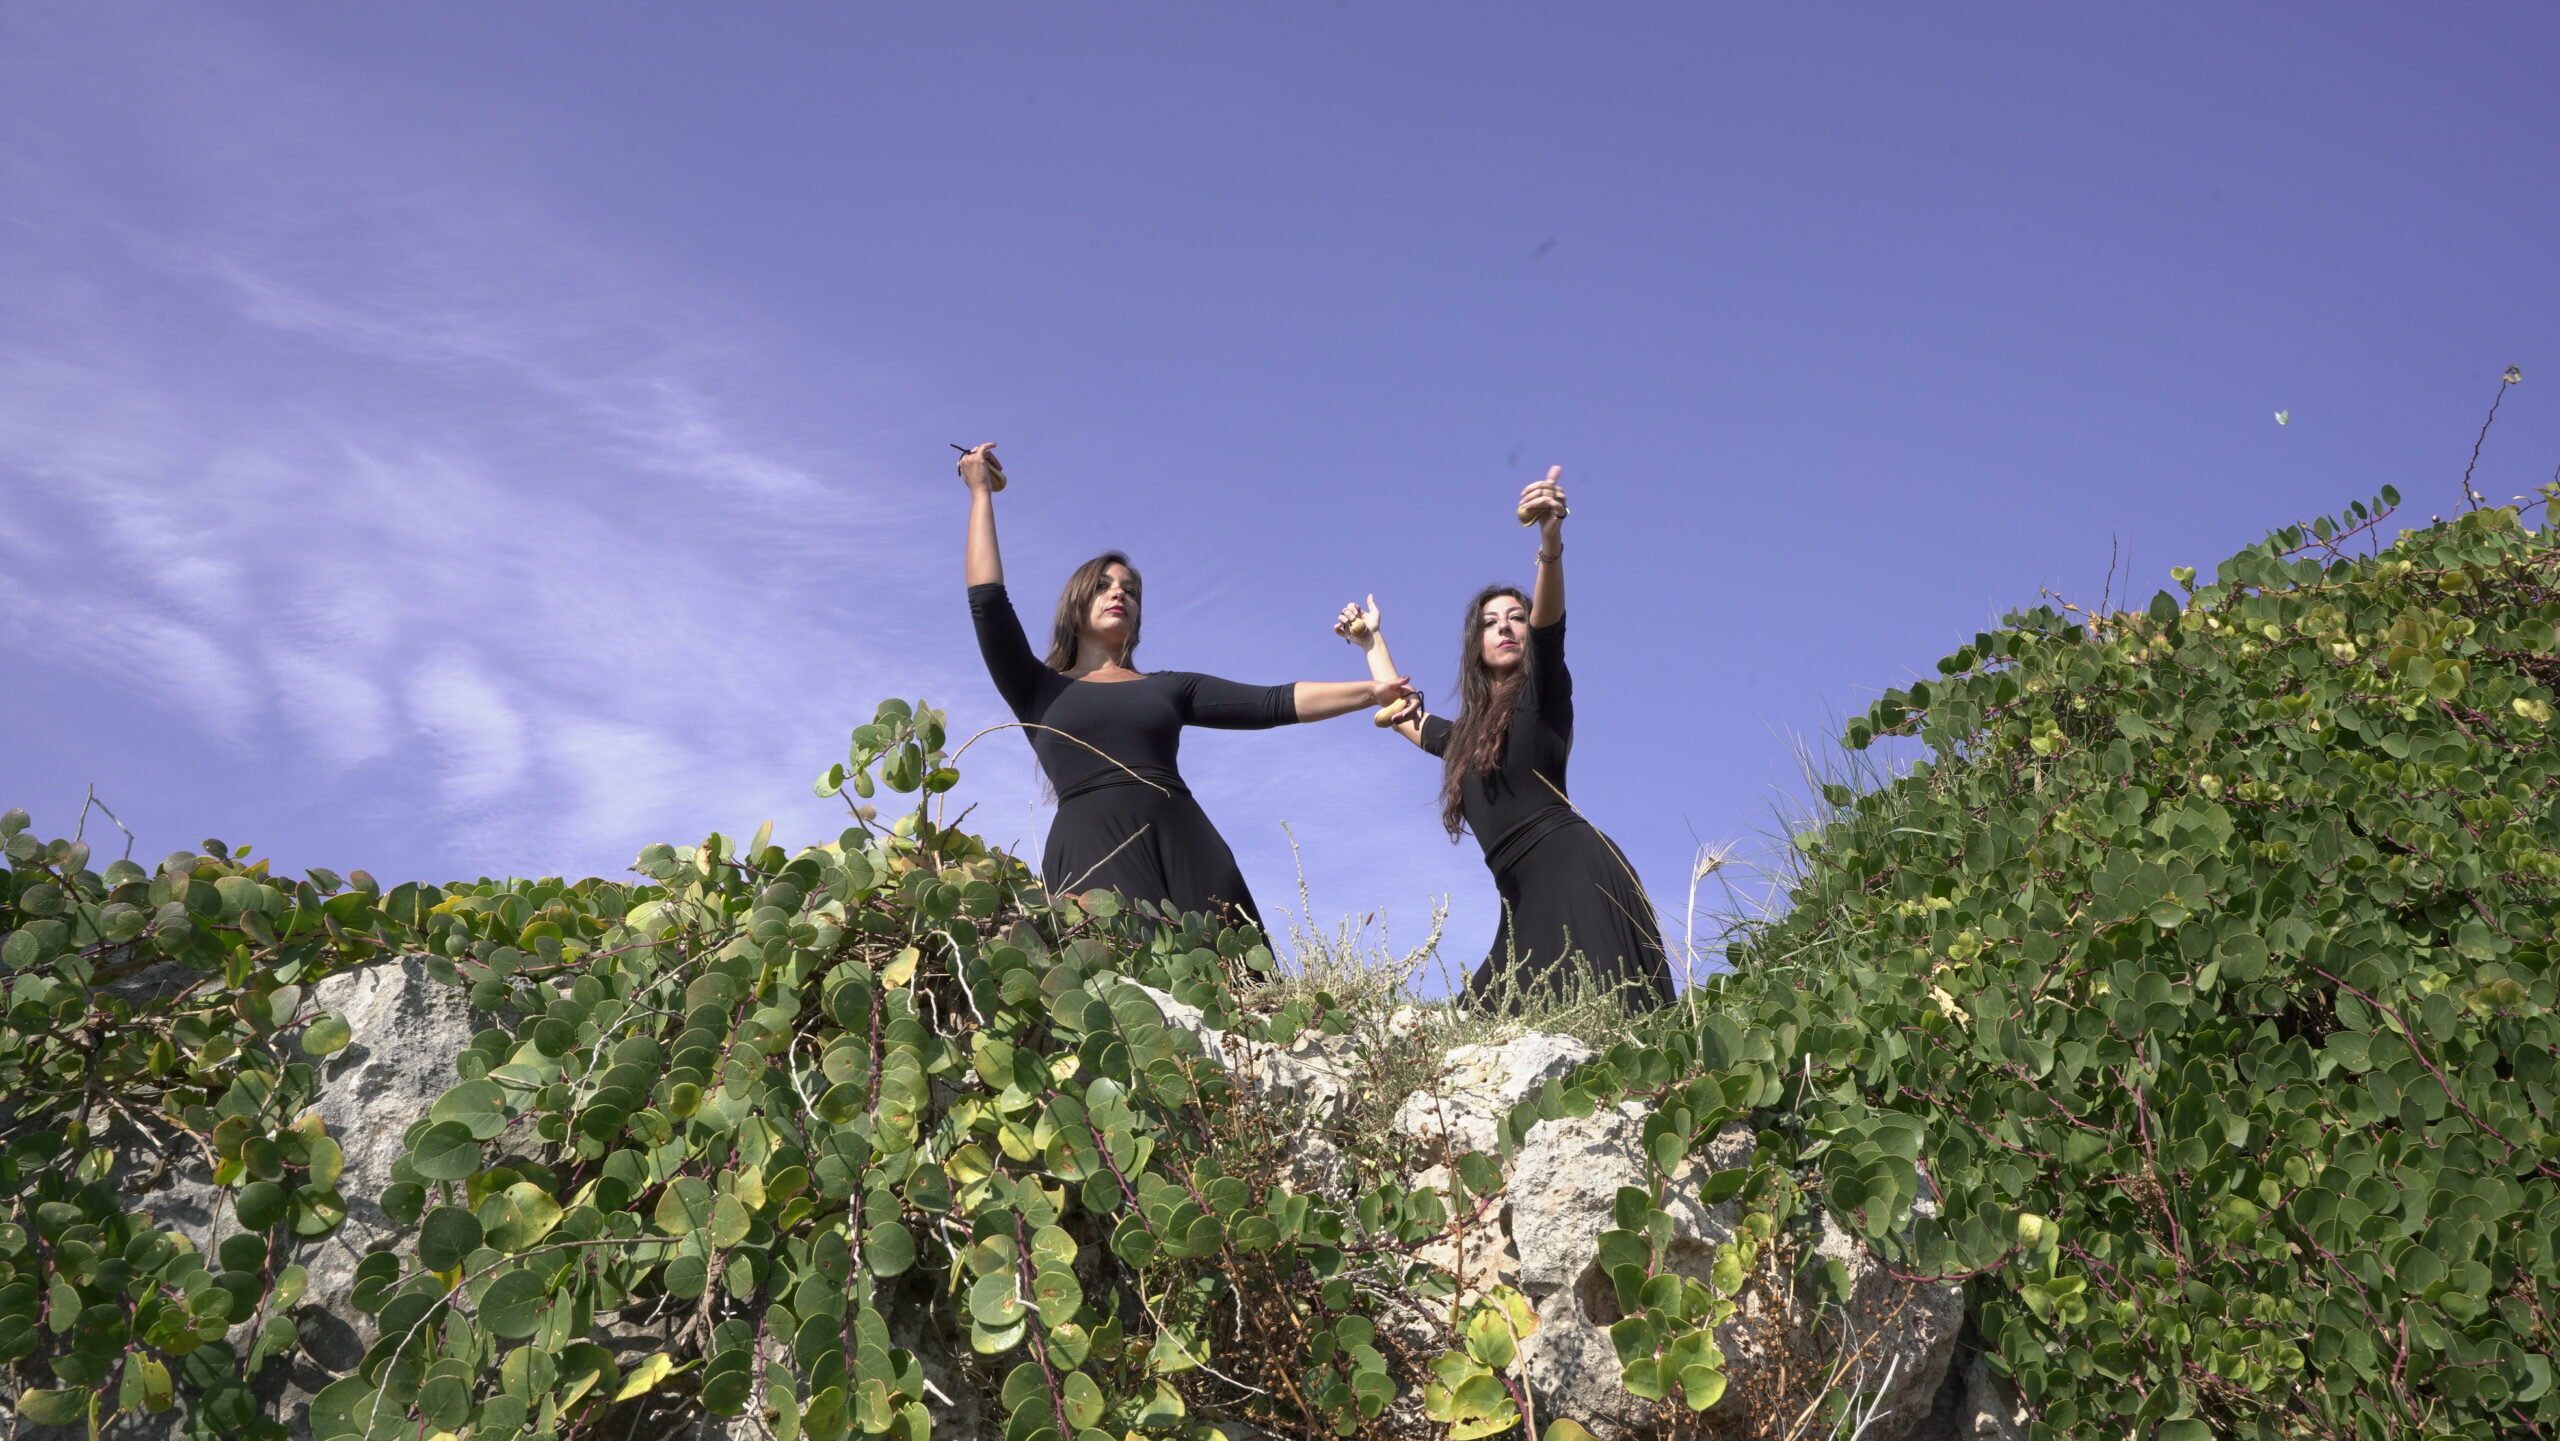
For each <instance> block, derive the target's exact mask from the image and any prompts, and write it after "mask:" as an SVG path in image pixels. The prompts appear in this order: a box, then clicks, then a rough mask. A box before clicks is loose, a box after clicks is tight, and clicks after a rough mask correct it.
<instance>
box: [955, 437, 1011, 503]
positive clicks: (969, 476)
mask: <svg viewBox="0 0 2560 1441" xmlns="http://www.w3.org/2000/svg"><path fill="white" fill-rule="evenodd" d="M960 479H961V480H962V481H964V482H966V483H967V484H968V487H969V488H970V489H971V490H975V491H982V492H984V493H986V494H988V495H993V494H995V493H996V492H997V491H999V490H1002V489H1004V467H1003V466H1001V465H999V464H997V463H996V443H995V442H994V441H992V440H991V441H988V442H987V443H986V444H984V445H981V446H979V447H977V448H976V449H974V450H964V451H962V452H961V453H960Z"/></svg>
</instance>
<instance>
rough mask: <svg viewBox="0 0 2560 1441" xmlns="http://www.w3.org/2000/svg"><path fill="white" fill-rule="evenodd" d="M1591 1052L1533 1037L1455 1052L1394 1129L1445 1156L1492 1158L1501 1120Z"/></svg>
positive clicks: (1561, 1039) (1560, 1039) (1564, 1039)
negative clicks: (1435, 1145)
mask: <svg viewBox="0 0 2560 1441" xmlns="http://www.w3.org/2000/svg"><path fill="white" fill-rule="evenodd" d="M1591 1055H1592V1051H1591V1048H1590V1047H1589V1046H1586V1045H1584V1044H1582V1043H1581V1042H1580V1041H1577V1040H1575V1039H1573V1038H1572V1037H1571V1036H1552V1035H1548V1034H1547V1033H1546V1032H1544V1031H1531V1032H1529V1033H1528V1034H1526V1035H1523V1036H1521V1037H1520V1038H1519V1039H1517V1040H1514V1041H1508V1042H1505V1043H1504V1044H1502V1045H1499V1046H1457V1047H1454V1048H1452V1049H1451V1050H1450V1052H1449V1056H1448V1065H1447V1068H1446V1069H1445V1070H1443V1071H1442V1072H1441V1074H1440V1076H1439V1077H1438V1078H1437V1079H1435V1080H1433V1081H1432V1082H1430V1083H1429V1084H1427V1085H1425V1086H1423V1087H1422V1088H1421V1089H1420V1090H1418V1091H1416V1092H1414V1094H1413V1096H1412V1097H1411V1099H1409V1100H1407V1101H1406V1102H1405V1103H1404V1105H1403V1107H1402V1108H1401V1109H1399V1110H1398V1111H1397V1112H1396V1119H1395V1128H1396V1130H1398V1131H1399V1132H1401V1133H1403V1134H1405V1135H1408V1136H1412V1137H1414V1138H1415V1139H1417V1140H1428V1141H1436V1142H1438V1143H1439V1144H1440V1145H1441V1147H1442V1148H1443V1153H1444V1154H1446V1155H1451V1156H1454V1155H1456V1154H1458V1153H1459V1152H1461V1151H1483V1152H1486V1153H1488V1154H1490V1153H1491V1152H1492V1151H1493V1150H1494V1149H1495V1144H1496V1142H1497V1140H1498V1139H1499V1137H1500V1135H1501V1130H1502V1118H1503V1117H1504V1116H1507V1115H1509V1114H1510V1113H1511V1108H1512V1107H1514V1106H1516V1105H1519V1104H1520V1103H1521V1102H1522V1101H1525V1100H1527V1099H1529V1097H1530V1096H1531V1095H1533V1094H1535V1093H1536V1092H1537V1089H1538V1088H1539V1087H1540V1086H1543V1085H1545V1084H1546V1083H1547V1082H1548V1081H1550V1080H1562V1079H1563V1078H1564V1077H1566V1076H1567V1075H1570V1074H1572V1072H1573V1068H1574V1067H1576V1066H1579V1065H1581V1064H1582V1063H1583V1062H1585V1061H1588V1060H1590V1059H1591Z"/></svg>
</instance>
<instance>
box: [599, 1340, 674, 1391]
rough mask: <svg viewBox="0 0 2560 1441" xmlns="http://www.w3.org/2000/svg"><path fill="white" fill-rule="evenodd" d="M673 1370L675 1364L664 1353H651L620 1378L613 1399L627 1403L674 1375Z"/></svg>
mask: <svg viewBox="0 0 2560 1441" xmlns="http://www.w3.org/2000/svg"><path fill="white" fill-rule="evenodd" d="M675 1369H676V1363H675V1362H674V1361H672V1360H670V1359H669V1358H668V1356H667V1353H666V1352H664V1351H653V1352H651V1353H650V1354H648V1355H646V1356H643V1357H641V1358H640V1364H638V1365H636V1366H634V1367H632V1368H631V1374H630V1375H628V1376H625V1377H623V1378H622V1385H621V1387H620V1388H618V1389H617V1390H615V1392H614V1393H613V1399H614V1400H616V1401H628V1400H630V1399H631V1398H632V1397H634V1396H637V1395H640V1394H641V1393H643V1392H645V1391H648V1390H649V1389H651V1388H652V1387H654V1386H656V1385H657V1384H658V1383H659V1382H661V1381H664V1380H665V1379H667V1378H668V1377H669V1376H672V1375H674V1374H675Z"/></svg>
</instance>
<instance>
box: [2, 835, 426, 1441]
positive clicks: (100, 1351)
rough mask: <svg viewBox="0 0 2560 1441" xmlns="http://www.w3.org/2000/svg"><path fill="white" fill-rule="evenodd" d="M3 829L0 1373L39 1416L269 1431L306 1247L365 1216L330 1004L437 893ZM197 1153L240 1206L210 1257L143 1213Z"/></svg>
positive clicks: (219, 855)
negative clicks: (330, 1119)
mask: <svg viewBox="0 0 2560 1441" xmlns="http://www.w3.org/2000/svg"><path fill="white" fill-rule="evenodd" d="M27 827H28V817H27V815H26V813H25V812H24V811H20V810H11V811H9V812H7V813H5V814H0V846H4V847H5V850H6V853H7V856H8V860H9V870H8V871H7V872H6V873H5V875H0V914H5V916H6V917H7V923H8V930H7V933H6V936H5V939H0V964H5V966H6V970H7V973H8V983H7V984H8V1001H7V1012H6V1015H5V1017H0V1095H5V1097H6V1101H5V1103H4V1104H0V1146H5V1149H0V1192H5V1194H6V1196H7V1198H8V1200H7V1214H6V1217H5V1219H0V1364H5V1365H6V1366H7V1367H8V1374H9V1376H10V1378H11V1381H12V1383H13V1384H12V1386H11V1390H12V1391H13V1392H14V1396H13V1398H12V1405H13V1406H14V1408H15V1411H16V1413H17V1415H18V1416H19V1417H20V1418H22V1419H23V1420H24V1421H26V1422H29V1423H33V1424H37V1425H62V1424H70V1423H82V1424H85V1425H88V1426H90V1427H92V1428H93V1429H94V1428H95V1427H96V1426H98V1425H100V1424H102V1423H103V1422H105V1421H106V1420H107V1419H109V1418H110V1417H112V1416H114V1415H116V1414H117V1413H118V1412H131V1413H149V1412H154V1411H165V1410H168V1409H169V1408H171V1407H172V1406H175V1405H177V1404H179V1403H180V1402H181V1401H182V1400H183V1401H184V1403H185V1404H186V1407H187V1409H188V1414H189V1415H190V1416H192V1417H193V1418H194V1419H195V1424H196V1427H197V1429H198V1430H199V1431H201V1432H203V1433H205V1434H213V1433H218V1432H229V1433H233V1434H250V1435H259V1434H274V1433H275V1432H276V1430H277V1428H276V1427H275V1426H274V1424H273V1423H272V1421H270V1420H267V1419H265V1418H262V1417H261V1416H260V1415H259V1413H258V1406H257V1401H256V1398H255V1397H254V1396H253V1395H252V1393H251V1391H250V1389H249V1388H248V1386H247V1385H246V1384H245V1381H246V1378H248V1377H249V1376H252V1375H254V1374H256V1373H257V1372H258V1371H259V1370H260V1369H261V1368H262V1367H264V1366H265V1364H266V1363H267V1362H268V1361H269V1360H270V1359H273V1358H276V1357H278V1356H280V1355H282V1354H283V1353H284V1352H285V1351H287V1350H289V1349H290V1348H292V1347H293V1346H294V1345H295V1344H296V1337H297V1331H296V1327H295V1325H294V1323H293V1321H292V1320H291V1319H290V1318H289V1316H288V1312H289V1311H290V1310H291V1309H292V1308H293V1307H294V1306H295V1304H296V1303H297V1302H298V1301H300V1300H301V1299H302V1293H303V1289H304V1286H305V1284H306V1281H307V1272H306V1270H305V1268H304V1267H303V1266H301V1265H298V1264H294V1263H293V1261H292V1260H291V1256H292V1253H293V1251H294V1250H295V1248H296V1247H297V1246H298V1245H299V1244H301V1243H303V1242H306V1241H308V1240H310V1239H311V1238H314V1237H318V1236H322V1235H325V1234H326V1233H328V1232H329V1231H331V1230H332V1229H334V1228H335V1227H336V1226H337V1225H338V1224H339V1222H341V1221H342V1220H343V1219H344V1218H345V1216H346V1203H345V1200H344V1198H343V1197H341V1196H340V1195H339V1193H338V1190H337V1184H338V1178H339V1175H340V1173H341V1171H342V1169H343V1166H344V1156H343V1153H342V1151H341V1149H340V1146H339V1143H338V1141H337V1140H336V1138H334V1137H331V1136H330V1135H329V1134H328V1133H327V1130H326V1128H325V1127H324V1126H323V1125H321V1123H320V1121H319V1119H318V1117H316V1116H314V1115H311V1114H309V1112H308V1110H307V1107H308V1104H309V1102H310V1101H311V1099H312V1097H313V1095H314V1094H315V1092H316V1090H317V1085H318V1081H317V1075H316V1072H315V1070H314V1067H313V1061H314V1060H315V1059H316V1058H319V1057H323V1056H326V1055H328V1054H330V1053H332V1052H334V1051H336V1050H338V1049H339V1048H341V1047H342V1046H344V1045H345V1044H346V1041H347V1035H348V1031H347V1025H346V1022H345V1021H344V1020H343V1019H342V1018H340V1017H336V1016H331V1015H325V1014H320V1013H318V1012H316V1011H315V1010H314V1008H313V1007H312V1006H311V1005H310V1004H309V1002H308V999H307V998H308V996H309V992H310V988H311V986H312V985H313V983H315V982H316V981H318V980H319V979H320V978H321V977H322V976H324V975H326V974H327V973H328V972H329V971H331V970H332V969H335V968H338V967H342V966H346V965H353V964H361V963H363V962H364V961H366V960H369V959H372V958H374V957H377V956H380V955H383V954H386V953H387V950H388V948H389V947H390V946H391V944H392V941H391V940H390V939H389V938H390V937H391V936H394V935H399V934H405V933H406V931H407V927H408V924H409V923H410V922H411V921H413V920H414V919H415V918H416V916H417V913H418V903H419V898H420V895H421V892H420V891H419V889H418V888H416V887H412V886H403V887H400V888H398V889H396V890H394V891H392V892H391V893H389V894H387V895H386V894H384V893H382V892H381V890H380V889H379V888H378V887H377V886H376V885H375V884H374V882H373V881H372V879H371V878H370V877H368V876H366V875H365V874H364V873H363V872H361V871H359V872H356V873H354V874H353V875H352V876H350V877H347V878H344V879H342V878H340V877H339V876H337V875H335V874H332V873H330V872H328V871H313V872H312V873H311V874H310V875H309V876H308V877H307V878H305V879H303V880H300V881H292V880H286V879H283V878H280V877H276V876H272V875H270V874H268V872H267V866H266V862H265V861H263V860H257V861H252V860H251V859H250V858H249V856H248V854H247V852H246V850H245V849H244V850H243V851H241V852H240V853H237V854H234V853H232V852H231V851H230V850H229V849H228V848H226V847H224V846H222V845H221V844H220V843H219V842H207V843H206V846H205V850H204V852H203V853H194V852H179V853H177V854H175V855H172V856H170V857H169V858H167V859H166V860H164V861H163V862H161V864H160V865H159V867H158V868H157V869H156V870H150V871H146V870H144V869H143V868H142V867H141V866H138V865H136V864H134V863H133V862H132V861H131V860H129V859H123V858H119V859H116V860H113V861H109V862H107V863H106V864H105V865H104V867H103V868H102V869H98V868H93V867H92V861H93V859H94V858H93V856H92V854H91V852H90V849H89V847H88V846H87V845H85V844H83V843H81V842H80V841H78V840H77V839H73V840H55V841H51V842H46V841H42V840H39V839H38V838H37V837H36V836H34V835H33V834H31V833H29V831H28V829H27ZM197 1160H201V1161H202V1162H204V1163H207V1165H208V1169H209V1170H210V1172H211V1176H212V1179H213V1180H214V1181H215V1182H216V1183H217V1184H218V1185H220V1186H221V1187H223V1188H225V1190H226V1192H227V1194H228V1196H229V1198H230V1209H231V1214H230V1215H229V1216H228V1217H226V1218H225V1221H226V1223H227V1224H226V1227H225V1229H226V1230H227V1231H228V1232H229V1233H230V1234H227V1235H224V1236H223V1237H222V1239H221V1241H220V1243H219V1244H218V1245H217V1246H215V1247H213V1248H211V1249H209V1250H208V1249H199V1248H198V1247H196V1246H194V1245H192V1244H190V1243H188V1242H186V1241H185V1240H183V1239H182V1238H179V1237H176V1236H174V1235H172V1234H170V1233H167V1232H164V1231H160V1230H157V1229H155V1228H154V1227H153V1226H152V1225H151V1224H150V1222H149V1220H148V1218H146V1217H143V1216H139V1215H136V1214H134V1213H132V1212H131V1211H129V1210H128V1209H127V1208H126V1205H125V1201H124V1191H125V1189H126V1186H127V1183H129V1182H137V1181H142V1182H147V1181H148V1180H149V1179H151V1178H152V1177H153V1176H154V1175H155V1174H156V1173H157V1172H159V1171H162V1170H165V1169H167V1168H168V1167H171V1166H173V1165H180V1164H185V1163H188V1162H191V1161H197Z"/></svg>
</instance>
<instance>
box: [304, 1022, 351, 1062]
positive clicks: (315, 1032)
mask: <svg viewBox="0 0 2560 1441" xmlns="http://www.w3.org/2000/svg"><path fill="white" fill-rule="evenodd" d="M354 1036H355V1032H354V1031H353V1030H352V1029H351V1028H349V1026H348V1025H347V1020H346V1017H344V1016H334V1015H320V1016H314V1017H312V1019H311V1024H310V1025H307V1026H305V1027H303V1028H302V1051H303V1054H304V1055H308V1056H333V1055H336V1054H337V1053H338V1052H340V1051H342V1050H345V1049H346V1046H347V1042H348V1041H350V1040H352V1039H354Z"/></svg>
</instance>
